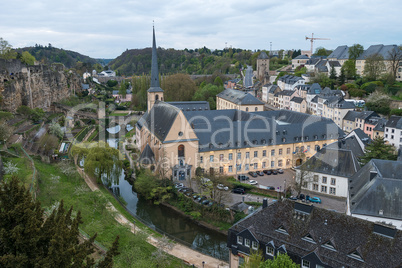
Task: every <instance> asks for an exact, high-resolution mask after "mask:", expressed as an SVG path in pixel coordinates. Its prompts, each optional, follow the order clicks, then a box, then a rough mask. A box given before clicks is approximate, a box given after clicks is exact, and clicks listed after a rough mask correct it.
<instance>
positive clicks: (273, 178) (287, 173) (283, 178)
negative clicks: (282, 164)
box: [244, 169, 295, 192]
mask: <svg viewBox="0 0 402 268" xmlns="http://www.w3.org/2000/svg"><path fill="white" fill-rule="evenodd" d="M244 175H246V176H247V177H249V180H255V181H257V182H258V184H257V185H256V186H260V188H264V187H268V186H272V187H275V190H277V191H280V192H282V191H283V190H284V189H285V188H287V187H289V186H292V185H293V183H294V181H295V172H294V171H293V170H291V169H284V170H283V174H277V175H273V174H271V175H267V174H265V173H264V176H259V175H257V177H255V178H254V177H251V176H250V175H249V174H248V173H245V174H244ZM246 183H247V181H246Z"/></svg>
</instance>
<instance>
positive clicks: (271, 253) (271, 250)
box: [265, 246, 275, 256]
mask: <svg viewBox="0 0 402 268" xmlns="http://www.w3.org/2000/svg"><path fill="white" fill-rule="evenodd" d="M265 252H266V253H267V255H269V256H274V255H275V249H274V248H273V247H271V246H267V247H266V249H265Z"/></svg>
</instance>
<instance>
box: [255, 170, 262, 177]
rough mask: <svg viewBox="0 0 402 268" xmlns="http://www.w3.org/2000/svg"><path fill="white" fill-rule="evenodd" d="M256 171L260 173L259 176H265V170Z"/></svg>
mask: <svg viewBox="0 0 402 268" xmlns="http://www.w3.org/2000/svg"><path fill="white" fill-rule="evenodd" d="M256 173H257V174H258V175H259V176H264V172H262V171H259V170H258V171H256Z"/></svg>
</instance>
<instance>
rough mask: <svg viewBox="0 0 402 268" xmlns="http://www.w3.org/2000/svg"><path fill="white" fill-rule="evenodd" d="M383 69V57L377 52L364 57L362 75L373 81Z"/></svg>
mask: <svg viewBox="0 0 402 268" xmlns="http://www.w3.org/2000/svg"><path fill="white" fill-rule="evenodd" d="M384 70H385V63H384V57H383V56H382V55H380V54H378V53H375V54H373V55H370V56H368V57H367V58H366V62H365V64H364V72H363V73H364V75H365V76H366V78H367V79H368V80H371V81H375V80H377V79H378V78H379V77H380V75H381V74H382V73H383V72H384Z"/></svg>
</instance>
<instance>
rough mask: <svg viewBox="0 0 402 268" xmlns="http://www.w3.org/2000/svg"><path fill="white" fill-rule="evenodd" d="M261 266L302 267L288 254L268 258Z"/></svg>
mask: <svg viewBox="0 0 402 268" xmlns="http://www.w3.org/2000/svg"><path fill="white" fill-rule="evenodd" d="M259 268H300V265H298V264H296V263H294V262H293V261H292V259H291V258H290V257H289V256H288V255H287V254H279V255H277V256H276V257H274V259H273V260H266V261H265V262H264V263H262V264H261V265H260V267H259Z"/></svg>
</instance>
